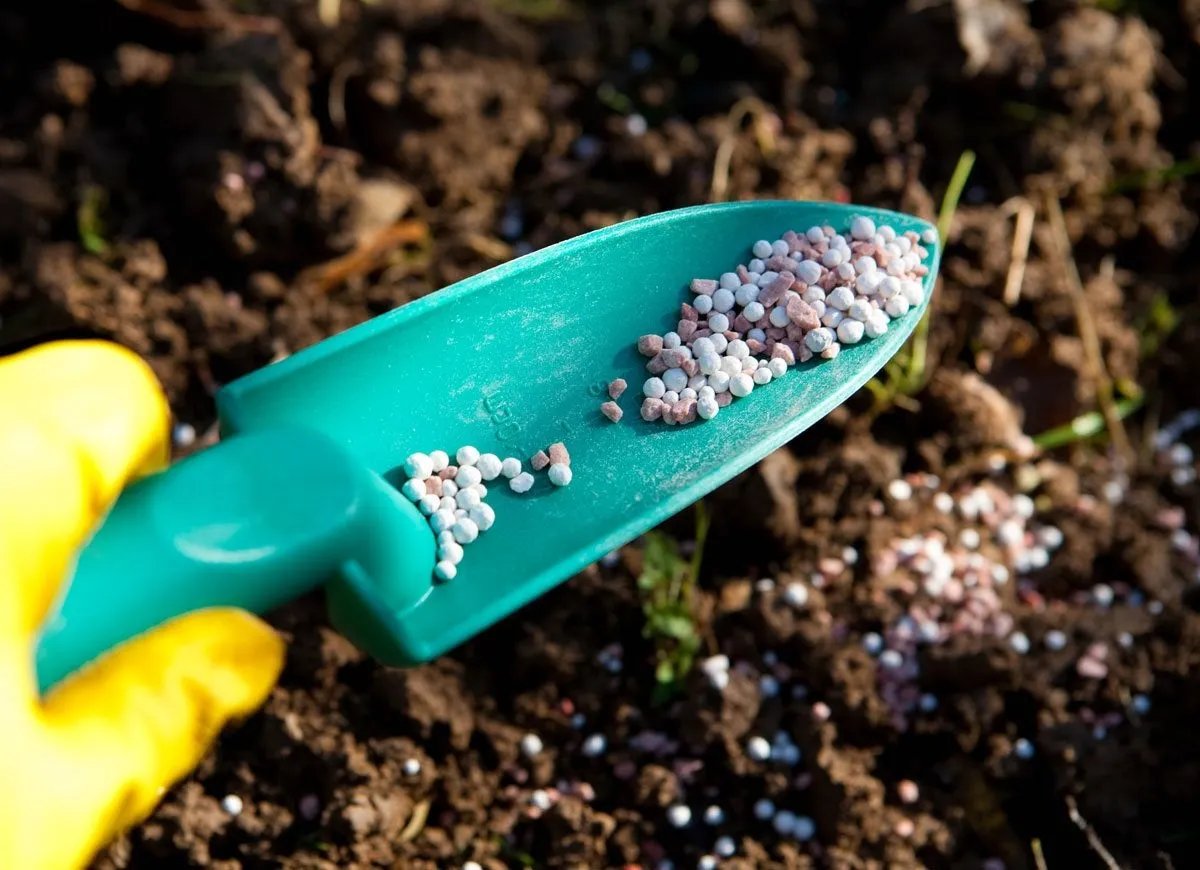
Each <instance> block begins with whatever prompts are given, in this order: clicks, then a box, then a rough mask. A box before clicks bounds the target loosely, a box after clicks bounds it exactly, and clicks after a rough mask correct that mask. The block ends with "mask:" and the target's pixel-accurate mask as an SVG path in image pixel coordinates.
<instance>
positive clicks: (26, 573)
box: [0, 341, 170, 643]
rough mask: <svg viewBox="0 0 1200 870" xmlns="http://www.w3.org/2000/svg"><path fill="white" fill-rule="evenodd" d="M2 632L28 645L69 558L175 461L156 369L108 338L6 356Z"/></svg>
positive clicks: (1, 434) (2, 385)
mask: <svg viewBox="0 0 1200 870" xmlns="http://www.w3.org/2000/svg"><path fill="white" fill-rule="evenodd" d="M0 408H3V409H4V410H3V413H2V414H0V481H3V497H2V498H0V553H2V554H3V556H4V563H5V565H4V567H5V569H6V570H10V571H12V572H15V582H9V583H3V584H0V586H3V587H7V588H0V638H6V639H12V640H13V641H16V642H22V643H27V640H28V638H29V637H30V636H31V635H32V633H33V632H34V631H36V629H37V627H38V626H39V625H40V624H41V621H42V619H43V618H44V617H45V615H46V611H47V610H48V608H49V607H50V605H51V604H52V603H53V601H54V599H55V597H56V595H57V593H58V590H59V586H60V585H61V583H62V581H63V577H64V574H65V573H66V571H67V568H68V565H69V564H70V560H71V558H72V557H73V555H74V553H75V551H76V550H77V549H78V547H79V546H80V544H82V543H83V541H84V540H85V539H86V537H87V535H88V534H89V533H90V531H91V530H92V528H93V527H94V526H95V524H96V522H97V521H98V520H99V518H100V517H101V515H102V514H103V513H104V511H105V510H107V508H108V507H109V505H110V504H111V503H112V501H113V500H114V499H115V498H116V497H117V495H118V494H119V493H120V491H121V489H122V487H124V485H125V484H126V483H127V482H128V481H129V480H130V479H131V478H132V477H136V476H139V475H141V474H145V473H148V472H150V471H153V470H156V469H158V468H160V467H162V466H163V465H164V464H165V463H166V462H167V460H168V459H169V455H170V454H169V446H170V445H169V439H168V423H169V409H168V406H167V402H166V397H165V396H164V395H163V393H162V390H161V389H160V388H159V386H158V383H157V381H156V380H155V378H154V374H153V372H151V370H150V368H149V367H148V366H147V365H146V364H145V363H144V362H143V361H142V360H141V359H140V358H138V357H137V356H136V355H135V354H133V353H131V352H130V351H128V350H125V349H124V348H121V347H120V346H118V345H115V344H111V343H109V342H102V341H72V342H56V343H52V344H47V345H43V346H40V347H37V348H34V349H32V350H29V351H25V352H23V353H20V354H17V355H14V356H12V357H10V358H8V359H5V360H0Z"/></svg>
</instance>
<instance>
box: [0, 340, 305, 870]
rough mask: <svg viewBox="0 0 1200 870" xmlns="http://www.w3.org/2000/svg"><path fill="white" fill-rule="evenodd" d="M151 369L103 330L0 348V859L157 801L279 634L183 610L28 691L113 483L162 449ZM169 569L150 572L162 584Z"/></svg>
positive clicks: (8, 860) (249, 687)
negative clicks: (93, 336)
mask: <svg viewBox="0 0 1200 870" xmlns="http://www.w3.org/2000/svg"><path fill="white" fill-rule="evenodd" d="M167 432H168V411H167V404H166V400H165V398H164V397H163V394H162V392H161V391H160V390H159V388H158V385H157V383H156V382H155V379H154V376H153V375H152V374H151V372H150V370H149V369H148V368H147V367H146V365H145V364H144V363H143V362H142V361H140V360H139V359H138V358H137V357H136V356H134V355H133V354H131V353H129V352H127V351H125V350H123V349H121V348H119V347H117V346H116V345H111V344H107V343H104V342H63V343H57V344H50V345H44V346H42V347H39V348H35V349H33V350H30V351H26V352H24V353H22V354H18V355H16V356H13V357H9V358H7V359H0V868H5V870H9V868H12V870H18V868H19V870H75V868H79V867H83V866H85V865H86V864H87V863H88V862H89V861H90V860H91V859H92V857H93V856H94V854H95V853H96V851H97V850H99V849H100V848H101V847H103V846H104V845H105V844H106V843H107V842H108V841H109V840H111V839H112V838H113V837H115V836H116V835H117V834H119V833H121V832H122V831H123V830H125V829H126V828H128V827H130V826H132V825H134V824H137V823H138V822H140V821H142V820H143V819H144V818H145V817H146V816H147V815H149V814H150V812H151V811H152V810H153V809H154V806H155V804H157V802H158V800H159V798H160V797H161V796H162V794H163V792H164V790H165V789H166V788H167V787H168V786H170V785H171V784H172V783H174V782H175V781H176V780H178V779H181V778H182V777H183V776H185V775H186V774H187V773H188V772H189V771H190V770H191V769H192V768H193V767H194V766H195V765H196V764H197V763H198V762H199V761H200V758H201V756H202V755H203V754H204V753H205V751H206V750H207V748H208V747H209V745H210V744H211V742H212V741H213V739H214V738H215V737H216V735H217V733H218V732H219V731H220V730H221V728H222V727H224V725H225V724H226V723H227V722H228V721H229V720H230V719H231V718H233V717H237V716H244V715H246V714H248V713H250V712H251V711H253V710H254V709H255V708H257V707H258V706H259V705H260V704H262V702H263V701H264V700H265V699H266V697H267V694H268V692H269V691H270V689H271V686H272V685H273V684H274V682H275V680H276V679H277V677H278V676H279V671H280V669H281V668H282V665H283V653H284V649H283V642H282V639H281V638H280V637H279V636H278V635H277V634H276V633H275V632H274V631H272V630H271V628H270V627H269V626H267V625H266V624H265V623H263V622H261V621H260V620H258V619H257V618H255V617H253V616H251V615H250V614H248V613H245V612H242V611H238V610H227V609H213V610H207V611H200V612H196V613H192V614H188V615H185V616H182V617H179V618H178V619H175V620H173V621H171V622H170V623H168V624H166V625H163V626H160V627H159V628H157V629H155V630H153V631H151V632H148V633H147V634H145V635H143V636H141V637H138V638H135V639H133V640H131V641H129V642H127V643H125V644H123V645H122V646H121V647H119V648H118V649H116V650H113V651H112V652H110V653H109V654H108V655H106V656H105V657H103V658H102V659H100V660H98V661H97V662H95V663H93V664H92V665H90V666H88V667H87V668H85V669H84V670H82V671H80V672H78V673H77V674H76V675H74V676H73V677H71V678H69V679H67V680H66V681H64V682H63V683H61V684H60V685H59V686H57V687H55V689H54V690H53V691H52V692H51V693H49V694H48V695H47V697H45V698H43V699H39V697H38V693H37V688H36V682H35V677H34V670H33V650H34V641H35V638H36V633H37V631H38V627H39V625H40V623H41V622H42V620H43V618H44V617H45V616H46V614H47V612H48V611H49V609H50V608H51V607H52V605H53V604H54V603H55V601H56V600H57V597H58V596H59V595H60V591H61V585H62V583H63V581H64V580H65V579H66V577H67V576H68V574H69V571H70V567H71V563H72V558H73V553H74V552H75V551H76V550H77V549H78V548H79V547H80V546H81V544H82V543H83V542H84V541H86V539H87V537H88V535H89V533H90V531H91V530H92V529H93V527H94V526H95V525H96V524H97V523H98V522H99V520H100V519H101V518H102V517H103V515H104V512H105V511H106V510H107V508H108V506H109V505H110V504H111V503H112V501H113V500H114V499H115V498H116V496H117V495H118V493H119V492H120V490H121V488H122V487H123V486H124V485H125V484H126V483H128V482H129V481H130V480H131V479H133V478H135V477H137V476H140V475H143V474H146V473H148V472H151V471H154V470H157V469H159V468H161V467H162V466H163V465H165V464H166V462H167V461H168V459H169V447H168V435H167ZM170 580H171V578H170V577H164V578H163V582H164V583H169V582H170Z"/></svg>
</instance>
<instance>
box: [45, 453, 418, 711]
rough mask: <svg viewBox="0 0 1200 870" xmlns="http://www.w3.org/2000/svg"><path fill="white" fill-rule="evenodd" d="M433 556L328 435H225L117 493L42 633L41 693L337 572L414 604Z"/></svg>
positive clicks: (368, 474) (264, 607)
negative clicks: (216, 610) (153, 634)
mask: <svg viewBox="0 0 1200 870" xmlns="http://www.w3.org/2000/svg"><path fill="white" fill-rule="evenodd" d="M433 549H434V543H433V538H432V536H431V535H430V534H429V530H428V525H427V523H426V522H425V520H424V518H423V517H422V516H421V515H420V513H419V512H418V511H417V510H416V508H415V507H414V506H413V505H412V504H411V503H409V502H408V501H407V500H406V499H404V498H403V497H402V496H401V495H400V494H399V493H397V492H396V491H395V490H394V489H393V488H392V487H391V486H389V485H388V484H387V483H386V482H385V481H384V480H383V479H382V478H381V477H379V476H378V475H376V474H375V473H374V472H372V471H371V470H370V469H368V468H367V467H366V466H364V465H363V464H362V463H361V462H359V461H358V460H357V459H356V458H354V457H353V456H352V455H351V454H350V453H348V452H347V451H346V450H344V449H343V448H342V447H340V446H339V445H338V444H337V443H335V442H334V441H332V440H330V439H329V438H327V437H326V436H324V435H321V434H319V433H316V432H313V431H311V430H307V429H276V430H269V431H260V432H254V433H250V434H243V435H235V436H234V437H232V438H230V439H228V440H226V441H222V442H220V443H218V444H217V445H215V446H213V447H211V448H209V449H207V450H204V451H201V452H200V453H197V454H195V455H193V456H191V457H189V458H187V459H185V460H183V461H181V462H179V463H177V464H176V465H174V466H172V467H171V468H169V469H167V470H166V471H164V472H162V473H160V474H157V475H154V476H152V477H149V478H147V479H145V480H142V481H140V482H138V483H136V484H134V485H133V486H131V487H129V488H128V489H127V490H126V491H125V492H124V493H122V495H121V497H120V498H119V499H118V500H117V502H116V504H115V505H114V506H113V508H112V511H111V512H110V513H109V515H108V517H107V518H106V519H105V521H104V523H103V525H102V526H101V527H100V529H99V530H98V531H97V532H96V534H95V536H94V537H93V539H92V540H91V542H90V543H89V544H88V545H87V547H85V548H84V550H83V552H82V553H81V554H80V557H79V561H78V564H77V566H76V569H75V573H74V576H73V577H72V578H71V580H70V582H69V586H68V587H67V590H66V595H65V598H64V599H63V600H62V604H61V607H60V608H59V609H58V611H57V612H56V613H53V614H52V615H51V616H50V617H49V619H48V620H47V622H46V624H45V625H44V626H43V632H42V636H41V639H40V644H39V647H38V651H37V671H38V682H39V685H40V687H41V689H42V691H43V692H44V691H45V690H46V689H47V688H49V687H50V686H52V685H53V684H55V683H57V682H58V681H59V680H61V679H62V678H63V677H65V676H67V675H68V674H70V673H71V672H72V671H74V670H76V669H77V668H79V667H81V666H83V665H84V664H86V663H88V662H89V661H91V660H92V659H94V658H96V657H97V656H99V655H100V654H102V653H104V652H106V651H107V650H109V649H111V648H112V647H114V646H116V645H117V644H120V643H121V642H123V641H125V640H128V639H129V638H132V637H135V636H137V635H139V634H141V633H143V632H145V631H147V630H149V629H151V628H154V627H155V626H157V625H159V624H161V623H163V622H165V621H167V620H169V619H171V618H173V617H176V616H179V615H181V614H184V613H188V612H190V611H193V610H199V609H203V608H207V607H217V606H228V607H238V608H242V609H245V610H248V611H250V612H252V613H259V614H261V613H265V612H267V611H269V610H271V609H273V608H275V607H277V606H278V605H281V604H284V603H286V602H288V601H290V600H292V599H294V598H297V597H299V596H301V595H303V594H304V593H306V592H308V591H310V590H312V589H314V588H316V587H318V586H321V585H322V584H324V583H326V582H327V581H329V580H332V579H335V578H336V577H338V576H339V575H342V574H344V573H345V572H348V571H349V572H352V573H353V574H355V575H356V576H361V575H362V574H364V572H365V573H366V574H368V575H369V576H370V577H371V578H372V582H373V583H376V584H379V585H380V586H381V588H383V589H384V590H385V592H386V594H387V597H388V600H389V601H391V602H399V603H404V602H408V601H413V602H415V601H417V600H419V599H420V597H421V595H422V594H424V593H425V592H426V591H427V590H428V588H429V585H430V578H431V575H432V570H433Z"/></svg>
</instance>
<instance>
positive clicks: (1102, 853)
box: [1067, 795, 1122, 870]
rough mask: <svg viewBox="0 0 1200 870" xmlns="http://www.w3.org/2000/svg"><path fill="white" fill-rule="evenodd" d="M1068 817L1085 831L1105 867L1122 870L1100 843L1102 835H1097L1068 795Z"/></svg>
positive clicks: (1084, 834)
mask: <svg viewBox="0 0 1200 870" xmlns="http://www.w3.org/2000/svg"><path fill="white" fill-rule="evenodd" d="M1067 815H1068V816H1069V817H1070V819H1071V821H1072V822H1074V824H1075V827H1077V828H1079V830H1081V831H1083V836H1084V837H1086V838H1087V841H1088V845H1089V846H1091V847H1092V851H1093V852H1095V853H1096V855H1097V856H1098V857H1099V858H1100V860H1101V861H1103V862H1104V866H1105V867H1107V868H1108V870H1122V867H1121V865H1120V864H1118V863H1117V859H1116V858H1114V857H1113V856H1112V854H1111V853H1110V852H1109V851H1108V849H1106V848H1104V844H1103V843H1102V842H1100V835H1099V834H1097V833H1096V830H1095V828H1093V827H1092V826H1091V825H1089V824H1088V821H1087V819H1085V818H1084V817H1083V816H1081V815H1080V814H1079V807H1078V806H1077V805H1076V804H1075V798H1073V797H1071V796H1070V795H1067Z"/></svg>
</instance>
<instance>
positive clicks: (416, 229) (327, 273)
mask: <svg viewBox="0 0 1200 870" xmlns="http://www.w3.org/2000/svg"><path fill="white" fill-rule="evenodd" d="M428 241H429V225H428V224H426V223H425V222H424V221H417V220H402V221H399V222H397V223H394V224H392V225H391V226H388V227H384V228H383V229H382V230H380V231H379V232H378V233H376V234H375V235H374V236H373V237H372V238H371V239H369V240H368V241H366V242H364V243H363V244H361V245H359V246H358V247H357V248H355V249H354V250H353V251H350V252H349V253H348V254H343V255H342V256H340V257H336V258H334V259H332V260H329V261H328V262H326V263H321V264H320V265H317V266H310V267H309V268H307V269H305V270H304V271H303V272H301V273H300V274H299V276H297V281H298V282H299V283H301V284H303V283H308V282H312V283H314V284H316V285H317V288H318V289H319V290H320V291H321V292H322V293H326V292H328V291H329V290H332V289H333V288H334V287H336V286H338V285H339V284H342V283H344V282H346V281H348V280H349V279H350V278H353V277H355V276H356V275H363V274H366V273H367V272H370V271H371V270H372V269H376V268H378V267H379V266H380V265H381V264H382V262H383V260H384V258H385V257H386V256H387V255H388V254H389V253H391V252H392V251H393V250H395V249H396V248H397V247H399V246H401V245H411V244H424V243H426V242H428Z"/></svg>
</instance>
